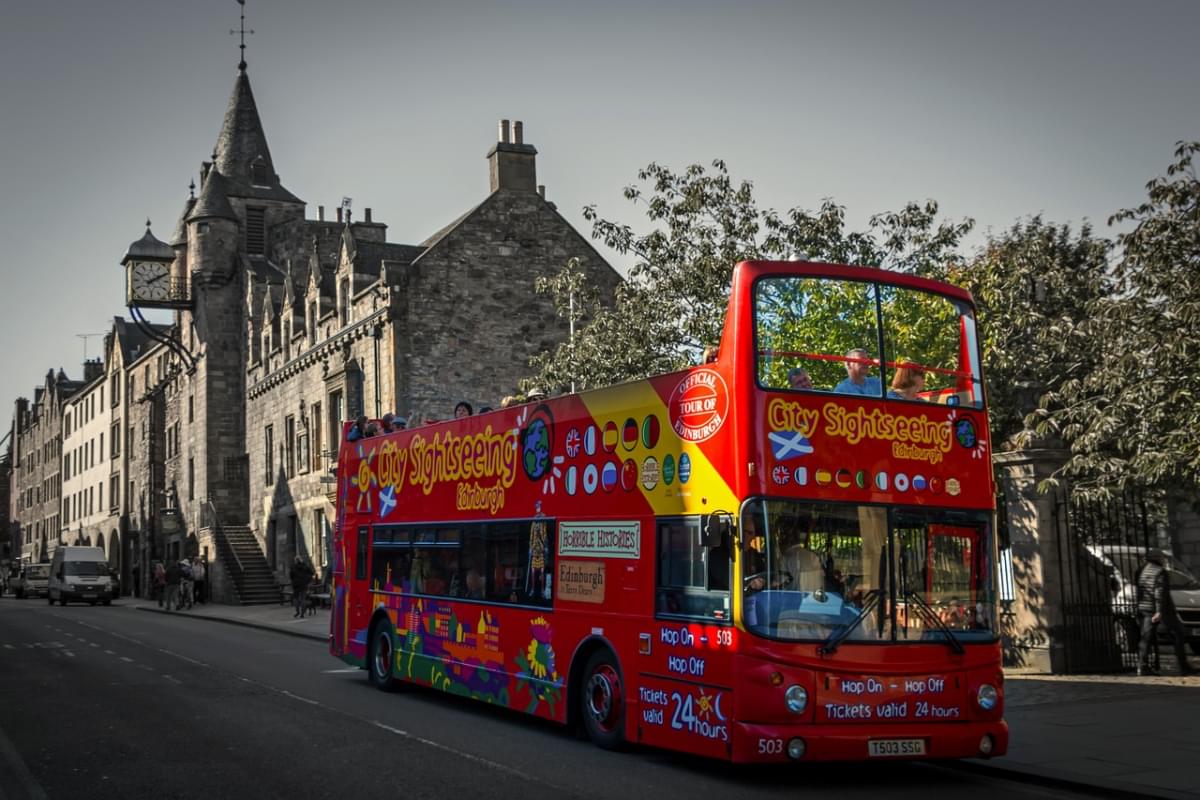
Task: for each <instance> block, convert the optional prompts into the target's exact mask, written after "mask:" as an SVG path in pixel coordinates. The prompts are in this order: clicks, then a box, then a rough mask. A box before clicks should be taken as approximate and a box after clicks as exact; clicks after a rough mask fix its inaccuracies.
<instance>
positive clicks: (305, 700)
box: [279, 689, 324, 708]
mask: <svg viewBox="0 0 1200 800" xmlns="http://www.w3.org/2000/svg"><path fill="white" fill-rule="evenodd" d="M279 692H280V694H282V695H283V696H284V697H290V698H292V699H293V700H299V701H300V702H301V703H308V704H309V705H310V706H317V707H318V708H324V706H322V705H321V704H320V703H318V702H317V701H316V700H310V699H308V698H307V697H301V696H300V695H298V694H293V693H292V692H289V691H288V690H287V689H280V690H279Z"/></svg>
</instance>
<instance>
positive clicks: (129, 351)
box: [113, 317, 173, 366]
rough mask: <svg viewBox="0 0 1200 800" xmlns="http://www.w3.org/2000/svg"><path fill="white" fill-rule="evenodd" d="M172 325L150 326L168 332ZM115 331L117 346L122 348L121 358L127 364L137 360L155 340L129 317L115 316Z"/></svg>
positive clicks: (155, 329)
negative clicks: (128, 318)
mask: <svg viewBox="0 0 1200 800" xmlns="http://www.w3.org/2000/svg"><path fill="white" fill-rule="evenodd" d="M172 327H173V326H171V325H157V324H154V323H150V328H151V329H152V330H154V331H155V332H156V333H161V334H166V333H167V332H168V331H170V330H171V328H172ZM113 331H114V332H115V333H116V335H117V346H118V347H120V348H121V358H122V360H123V361H124V362H125V366H129V365H130V364H132V363H133V362H135V361H137V360H138V358H140V357H141V356H142V355H143V354H144V353H145V352H146V351H147V350H148V349H150V347H152V346H153V343H154V340H153V339H151V338H150V337H149V336H147V335H146V334H145V333H144V332H143V331H142V329H141V328H139V327H138V326H137V325H135V324H134V323H133V322H130V321H129V320H127V319H122V318H121V317H113Z"/></svg>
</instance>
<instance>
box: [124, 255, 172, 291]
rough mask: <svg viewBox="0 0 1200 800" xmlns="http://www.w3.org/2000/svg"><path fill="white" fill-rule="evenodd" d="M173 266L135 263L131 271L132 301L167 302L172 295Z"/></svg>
mask: <svg viewBox="0 0 1200 800" xmlns="http://www.w3.org/2000/svg"><path fill="white" fill-rule="evenodd" d="M170 281H171V265H170V264H163V263H159V262H155V261H135V262H134V263H133V265H132V266H131V267H130V270H129V297H130V299H131V300H166V299H167V298H168V296H169V295H170Z"/></svg>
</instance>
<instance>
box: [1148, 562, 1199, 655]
mask: <svg viewBox="0 0 1200 800" xmlns="http://www.w3.org/2000/svg"><path fill="white" fill-rule="evenodd" d="M1166 564H1167V559H1166V554H1164V553H1163V552H1162V551H1161V550H1153V549H1152V550H1150V552H1148V553H1147V554H1146V563H1145V564H1144V565H1143V566H1142V568H1141V570H1140V571H1139V572H1138V580H1137V598H1138V606H1137V608H1138V617H1139V618H1140V620H1141V623H1142V625H1141V639H1139V640H1138V668H1137V674H1138V675H1153V674H1154V669H1153V667H1151V666H1150V661H1149V657H1150V648H1151V647H1153V648H1154V649H1155V652H1156V653H1157V652H1158V639H1157V637H1158V630H1159V627H1160V626H1161V627H1162V629H1163V630H1164V631H1165V632H1166V633H1168V634H1170V636H1171V640H1172V642H1173V643H1174V646H1175V658H1176V659H1177V660H1178V661H1179V674H1180V675H1191V674H1192V668H1191V665H1189V664H1188V660H1187V653H1186V652H1185V651H1184V649H1183V647H1184V639H1185V638H1186V634H1185V633H1184V630H1183V622H1182V621H1181V620H1180V619H1179V614H1178V612H1176V610H1175V602H1174V601H1173V600H1172V599H1171V584H1170V576H1169V575H1168V573H1167V566H1166Z"/></svg>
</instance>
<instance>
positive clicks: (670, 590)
mask: <svg viewBox="0 0 1200 800" xmlns="http://www.w3.org/2000/svg"><path fill="white" fill-rule="evenodd" d="M702 523H703V519H702V518H701V517H675V518H666V519H660V520H659V521H658V589H657V591H656V592H655V610H656V611H657V612H659V613H660V614H677V615H680V616H688V617H703V618H706V619H728V618H729V571H730V569H731V568H732V565H731V563H730V557H729V550H728V547H729V544H728V540H726V541H725V542H722V544H721V546H720V547H714V548H711V549H710V548H706V547H704V546H703V545H702V544H701V543H700V526H701V524H702Z"/></svg>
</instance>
